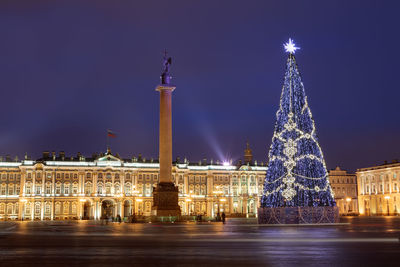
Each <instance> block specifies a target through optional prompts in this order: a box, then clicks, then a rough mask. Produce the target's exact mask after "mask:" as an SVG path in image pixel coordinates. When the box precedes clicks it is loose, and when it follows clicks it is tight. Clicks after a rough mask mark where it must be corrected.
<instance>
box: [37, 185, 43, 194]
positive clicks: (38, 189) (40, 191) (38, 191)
mask: <svg viewBox="0 0 400 267" xmlns="http://www.w3.org/2000/svg"><path fill="white" fill-rule="evenodd" d="M41 193H42V187H41V186H40V185H37V186H36V187H35V194H36V195H40V194H41Z"/></svg>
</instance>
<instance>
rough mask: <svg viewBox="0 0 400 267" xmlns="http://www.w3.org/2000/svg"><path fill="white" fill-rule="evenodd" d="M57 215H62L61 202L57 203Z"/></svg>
mask: <svg viewBox="0 0 400 267" xmlns="http://www.w3.org/2000/svg"><path fill="white" fill-rule="evenodd" d="M55 213H56V214H60V213H61V204H60V202H57V203H56V206H55Z"/></svg>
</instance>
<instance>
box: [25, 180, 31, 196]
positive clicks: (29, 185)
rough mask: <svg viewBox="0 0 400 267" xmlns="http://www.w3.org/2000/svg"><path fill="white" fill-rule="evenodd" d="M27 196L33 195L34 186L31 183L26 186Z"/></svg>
mask: <svg viewBox="0 0 400 267" xmlns="http://www.w3.org/2000/svg"><path fill="white" fill-rule="evenodd" d="M25 194H27V195H30V194H32V184H31V183H27V184H26V185H25Z"/></svg>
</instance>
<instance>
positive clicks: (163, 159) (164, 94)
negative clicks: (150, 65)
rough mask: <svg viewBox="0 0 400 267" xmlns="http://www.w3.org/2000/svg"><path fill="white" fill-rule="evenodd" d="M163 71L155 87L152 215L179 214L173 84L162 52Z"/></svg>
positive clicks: (169, 59) (165, 57)
mask: <svg viewBox="0 0 400 267" xmlns="http://www.w3.org/2000/svg"><path fill="white" fill-rule="evenodd" d="M163 64H164V71H163V73H162V74H161V84H159V85H158V86H157V87H156V91H159V92H160V133H159V135H160V143H159V146H160V147H159V148H160V150H159V159H160V176H159V177H160V183H159V184H158V185H157V187H156V188H154V191H153V207H152V210H153V215H155V216H157V217H163V216H180V215H181V209H180V207H179V205H178V187H176V186H175V184H174V183H173V182H172V117H171V97H172V92H173V91H174V90H175V88H176V87H175V86H173V85H171V83H170V82H171V78H172V77H171V75H170V73H169V70H170V67H171V57H168V58H167V53H166V52H165V53H164V62H163Z"/></svg>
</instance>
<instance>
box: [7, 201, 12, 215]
mask: <svg viewBox="0 0 400 267" xmlns="http://www.w3.org/2000/svg"><path fill="white" fill-rule="evenodd" d="M7 214H13V204H11V203H10V204H8V205H7Z"/></svg>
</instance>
